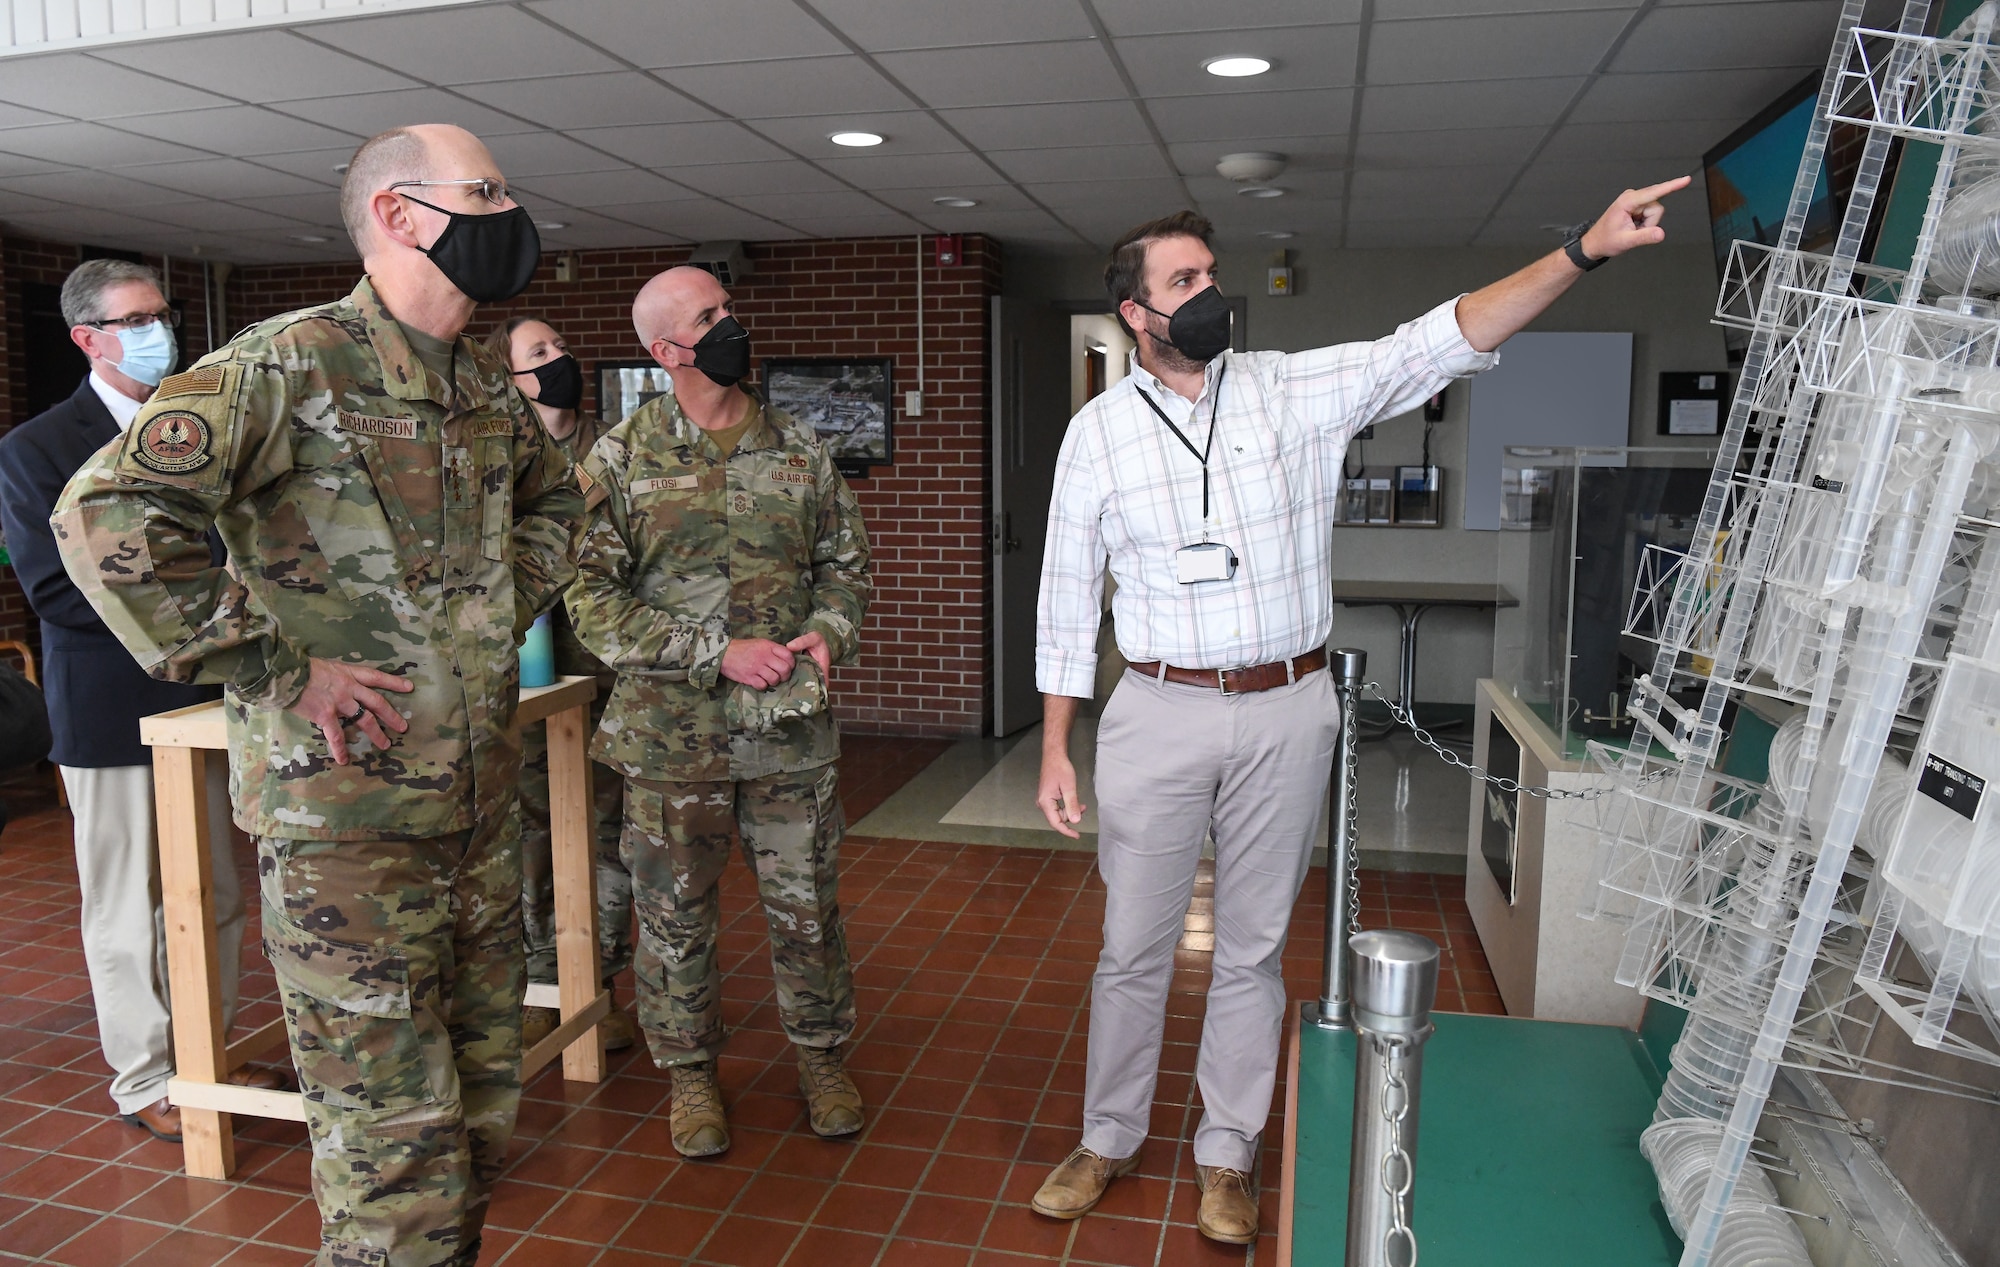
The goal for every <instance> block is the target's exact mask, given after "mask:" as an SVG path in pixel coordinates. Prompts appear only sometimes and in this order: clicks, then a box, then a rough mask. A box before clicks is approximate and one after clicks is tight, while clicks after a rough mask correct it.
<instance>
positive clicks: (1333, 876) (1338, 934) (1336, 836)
mask: <svg viewBox="0 0 2000 1267" xmlns="http://www.w3.org/2000/svg"><path fill="white" fill-rule="evenodd" d="M1327 672H1329V673H1331V674H1333V689H1334V693H1335V694H1336V695H1338V696H1339V697H1340V720H1341V724H1340V743H1339V746H1337V747H1336V748H1335V749H1334V750H1333V779H1332V781H1331V782H1330V783H1329V785H1328V789H1327V830H1326V944H1325V945H1324V946H1323V947H1322V948H1321V951H1320V955H1321V958H1320V974H1319V1002H1317V1003H1308V1004H1306V1006H1305V1018H1306V1019H1307V1020H1308V1021H1311V1022H1312V1023H1313V1024H1315V1025H1317V1026H1319V1027H1320V1028H1321V1029H1347V1028H1349V1025H1350V1022H1349V1018H1348V985H1347V939H1348V935H1349V933H1350V932H1351V931H1352V924H1351V921H1352V919H1353V912H1354V908H1355V902H1356V896H1355V883H1356V872H1357V868H1358V859H1357V858H1356V857H1355V853H1354V851H1355V848H1356V844H1355V839H1354V790H1355V789H1354V753H1355V747H1356V745H1357V744H1358V743H1359V742H1360V739H1361V736H1359V735H1357V734H1356V733H1355V728H1354V707H1355V705H1356V704H1357V703H1359V702H1360V699H1361V679H1362V678H1363V677H1365V676H1367V673H1368V653H1367V652H1365V651H1356V650H1354V649H1353V648H1352V647H1343V648H1341V649H1340V650H1338V651H1335V652H1333V653H1332V655H1330V656H1329V657H1328V658H1327Z"/></svg>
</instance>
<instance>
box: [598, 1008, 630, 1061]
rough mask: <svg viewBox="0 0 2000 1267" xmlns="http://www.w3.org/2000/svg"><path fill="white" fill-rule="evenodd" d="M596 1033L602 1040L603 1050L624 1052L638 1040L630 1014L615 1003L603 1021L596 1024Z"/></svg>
mask: <svg viewBox="0 0 2000 1267" xmlns="http://www.w3.org/2000/svg"><path fill="white" fill-rule="evenodd" d="M597 1032H598V1034H599V1035H601V1036H602V1037H603V1039H604V1050H606V1051H624V1050H625V1049H626V1048H627V1047H630V1046H631V1045H632V1044H633V1043H635V1042H637V1041H638V1040H639V1031H638V1030H637V1029H636V1028H635V1027H634V1026H633V1024H632V1014H631V1013H630V1012H627V1011H626V1010H625V1009H624V1008H622V1007H619V1006H618V1004H616V1003H615V1002H614V1003H613V1004H612V1005H611V1010H610V1011H609V1012H606V1013H605V1014H604V1019H603V1020H601V1021H599V1022H598V1023H597Z"/></svg>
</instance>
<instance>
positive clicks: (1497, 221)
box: [1472, 216, 1563, 251]
mask: <svg viewBox="0 0 2000 1267" xmlns="http://www.w3.org/2000/svg"><path fill="white" fill-rule="evenodd" d="M1562 241H1563V235H1562V234H1560V233H1557V232H1555V231H1554V230H1552V229H1550V228H1548V227H1547V225H1546V224H1545V223H1544V222H1543V221H1542V220H1541V219H1539V218H1533V217H1531V218H1527V219H1523V218H1521V217H1519V216H1495V217H1493V219H1491V220H1489V221H1487V223H1486V227H1485V228H1484V229H1481V230H1480V231H1479V235H1478V236H1477V237H1475V238H1473V239H1472V245H1474V246H1508V247H1520V246H1525V247H1534V248H1538V249H1540V250H1542V251H1552V250H1554V249H1555V248H1556V247H1559V246H1561V245H1562Z"/></svg>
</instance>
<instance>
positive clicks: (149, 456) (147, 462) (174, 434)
mask: <svg viewBox="0 0 2000 1267" xmlns="http://www.w3.org/2000/svg"><path fill="white" fill-rule="evenodd" d="M213 435H214V433H213V432H211V431H210V429H209V425H208V419H206V418H204V417H202V416H201V415H200V414H197V413H191V412H189V411H188V410H185V409H169V410H165V411H163V412H161V413H157V414H154V415H153V416H152V417H150V418H148V419H146V420H145V421H144V422H143V423H141V424H140V426H139V434H138V436H137V438H136V439H134V441H133V443H132V458H133V460H134V461H136V462H138V463H139V465H141V466H143V467H145V468H146V469H147V470H150V471H158V472H159V473H160V474H162V475H185V474H187V473H188V472H190V471H198V470H200V469H201V468H202V467H204V466H207V465H208V464H209V462H211V461H212V460H214V457H215V454H214V452H213V447H212V441H213Z"/></svg>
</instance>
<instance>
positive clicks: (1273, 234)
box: [1257, 229, 1298, 242]
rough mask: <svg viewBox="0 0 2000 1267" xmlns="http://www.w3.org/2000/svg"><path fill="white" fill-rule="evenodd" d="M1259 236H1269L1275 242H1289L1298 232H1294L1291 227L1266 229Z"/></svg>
mask: <svg viewBox="0 0 2000 1267" xmlns="http://www.w3.org/2000/svg"><path fill="white" fill-rule="evenodd" d="M1257 236H1258V237H1260V238H1269V239H1271V240H1272V241H1273V242H1288V241H1290V240H1291V239H1293V238H1295V237H1297V236H1298V234H1296V233H1294V232H1292V231H1291V230H1290V229H1266V230H1264V231H1263V232H1262V233H1259V234H1258V235H1257Z"/></svg>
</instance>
